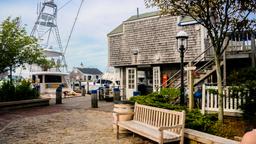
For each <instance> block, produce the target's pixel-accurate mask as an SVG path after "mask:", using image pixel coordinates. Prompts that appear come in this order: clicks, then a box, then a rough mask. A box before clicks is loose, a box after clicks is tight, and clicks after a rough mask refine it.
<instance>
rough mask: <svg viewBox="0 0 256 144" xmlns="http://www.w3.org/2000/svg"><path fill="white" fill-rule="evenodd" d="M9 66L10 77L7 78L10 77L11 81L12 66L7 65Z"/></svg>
mask: <svg viewBox="0 0 256 144" xmlns="http://www.w3.org/2000/svg"><path fill="white" fill-rule="evenodd" d="M9 67H10V77H9V79H10V82H11V83H12V66H9Z"/></svg>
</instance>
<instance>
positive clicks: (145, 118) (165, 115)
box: [133, 103, 185, 134]
mask: <svg viewBox="0 0 256 144" xmlns="http://www.w3.org/2000/svg"><path fill="white" fill-rule="evenodd" d="M134 112H135V115H134V118H133V120H136V121H139V122H142V123H145V124H147V125H150V126H153V127H158V128H159V127H170V126H175V125H183V128H184V125H185V111H182V112H178V111H172V110H167V109H162V108H156V107H151V106H146V105H141V104H138V103H136V104H135V108H134ZM180 130H181V129H180V128H175V129H172V130H171V131H173V132H176V133H178V134H179V133H181V131H180Z"/></svg>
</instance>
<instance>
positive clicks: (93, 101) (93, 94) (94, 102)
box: [91, 90, 98, 108]
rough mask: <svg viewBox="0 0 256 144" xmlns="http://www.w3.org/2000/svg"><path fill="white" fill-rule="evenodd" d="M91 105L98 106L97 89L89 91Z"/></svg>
mask: <svg viewBox="0 0 256 144" xmlns="http://www.w3.org/2000/svg"><path fill="white" fill-rule="evenodd" d="M91 107H92V108H98V98H97V90H92V91H91Z"/></svg>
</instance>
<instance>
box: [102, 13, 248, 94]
mask: <svg viewBox="0 0 256 144" xmlns="http://www.w3.org/2000/svg"><path fill="white" fill-rule="evenodd" d="M181 30H183V31H186V32H187V33H188V35H189V39H188V49H187V51H186V53H185V63H188V62H191V61H193V62H195V61H199V62H198V65H197V66H196V67H201V66H203V65H204V64H206V63H207V62H209V61H210V60H211V56H212V50H211V49H210V48H209V47H210V46H209V42H208V39H207V34H206V30H205V28H204V27H203V26H201V25H199V24H198V23H197V22H196V21H193V20H192V19H191V18H189V17H176V16H159V12H151V13H145V14H141V15H137V16H132V17H130V18H129V19H127V20H126V21H124V22H122V23H121V24H120V25H119V26H118V27H116V28H115V29H114V30H113V31H111V32H110V33H109V34H108V35H107V36H108V44H109V49H108V50H109V52H108V63H109V66H112V67H115V68H117V69H120V77H121V78H120V79H121V88H122V89H123V94H124V95H126V97H127V98H129V97H131V96H132V95H133V92H134V91H138V89H139V88H140V85H145V87H146V88H145V87H144V89H146V90H147V91H156V90H157V89H158V88H159V87H161V86H162V84H163V83H164V81H166V77H168V78H170V77H173V76H174V74H175V73H176V72H177V71H178V70H179V63H180V55H179V52H178V50H177V40H176V34H177V33H178V32H179V31H181ZM238 41H240V42H238ZM247 41H248V39H247ZM250 46H251V45H250V44H247V45H246V43H244V42H241V39H240V40H239V39H236V38H234V39H233V40H231V41H230V47H232V48H234V49H235V50H237V51H245V50H247V49H249V50H250V49H251V48H250ZM234 49H232V50H231V51H234ZM232 56H233V57H232ZM227 57H228V58H229V59H230V61H232V60H234V59H236V58H239V59H244V63H246V64H247V65H248V63H250V60H249V62H248V58H250V55H248V54H245V55H242V54H239V57H237V54H236V56H234V55H231V54H230V55H228V56H227ZM197 59H200V60H197ZM226 62H227V61H224V62H223V63H222V65H225V64H226ZM240 62H243V60H242V61H241V60H240ZM231 63H232V62H231ZM242 65H243V64H242ZM249 65H250V64H249ZM225 66H226V65H225ZM204 69H206V68H204ZM208 69H212V71H211V72H210V71H209V72H208V73H207V75H205V77H204V78H202V79H201V80H200V79H199V80H198V83H199V82H202V81H205V80H206V79H209V78H211V79H213V77H214V74H213V72H214V69H213V66H211V67H208ZM225 70H226V69H225ZM224 73H225V74H226V71H225V72H224ZM224 79H225V76H224Z"/></svg>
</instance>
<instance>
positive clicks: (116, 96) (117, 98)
mask: <svg viewBox="0 0 256 144" xmlns="http://www.w3.org/2000/svg"><path fill="white" fill-rule="evenodd" d="M113 99H114V101H120V100H121V96H120V90H119V88H113Z"/></svg>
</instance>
